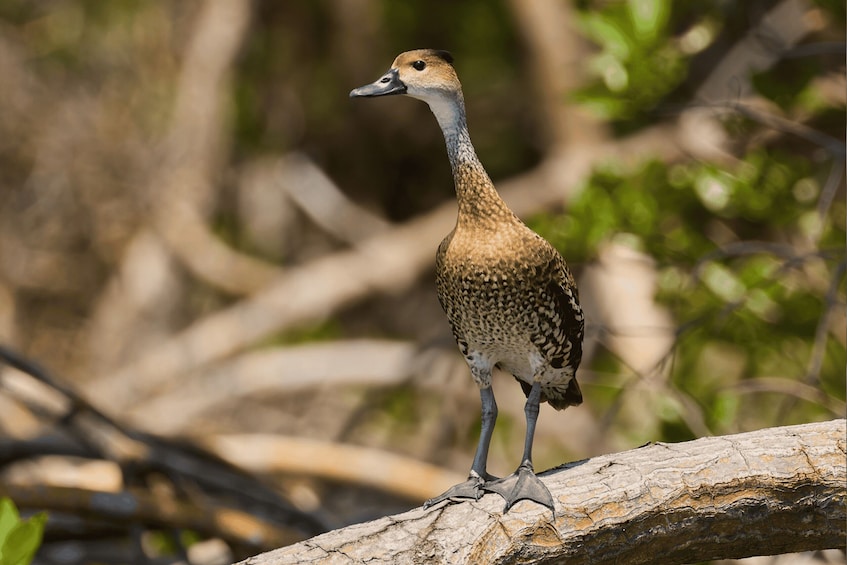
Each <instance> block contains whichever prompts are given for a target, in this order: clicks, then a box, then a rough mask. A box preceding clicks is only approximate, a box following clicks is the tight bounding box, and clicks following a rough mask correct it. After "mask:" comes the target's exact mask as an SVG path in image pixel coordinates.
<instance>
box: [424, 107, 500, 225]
mask: <svg viewBox="0 0 847 565" xmlns="http://www.w3.org/2000/svg"><path fill="white" fill-rule="evenodd" d="M428 103H429V107H430V109H431V110H432V113H433V114H435V118H436V119H437V120H438V125H440V126H441V131H442V132H443V133H444V141H445V142H446V144H447V156H448V157H449V159H450V167H451V169H452V170H453V182H454V183H455V185H456V200H457V201H458V204H459V219H458V224H459V225H461V224H462V223H463V222H465V221H473V222H476V223H481V224H490V223H496V222H498V221H502V220H513V219H514V214H513V213H512V211H511V210H509V208H508V207H507V206H506V203H505V202H503V200H502V199H501V198H500V195H499V194H498V193H497V190H496V189H495V188H494V183H493V182H491V178H490V177H489V176H488V173H487V172H486V171H485V167H483V166H482V163H481V162H480V160H479V157H477V155H476V151H475V150H474V146H473V143H471V136H470V133H468V124H467V119H466V117H465V102H464V99H463V97H462V94H461V92H459V93H458V96H457V97H455V98H453V97H446V96H444V97H439V98H437V99H435V100H432V101H428Z"/></svg>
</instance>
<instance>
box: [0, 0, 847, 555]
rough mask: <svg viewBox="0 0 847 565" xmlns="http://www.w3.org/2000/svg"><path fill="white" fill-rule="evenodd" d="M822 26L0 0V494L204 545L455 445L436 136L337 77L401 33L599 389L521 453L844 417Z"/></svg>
mask: <svg viewBox="0 0 847 565" xmlns="http://www.w3.org/2000/svg"><path fill="white" fill-rule="evenodd" d="M844 35H845V7H844V3H843V2H842V1H840V0H838V1H835V0H782V1H765V0H751V1H746V2H729V1H725V0H697V1H692V2H671V1H670V0H629V1H602V0H533V1H523V0H503V1H497V2H491V1H488V0H468V1H464V2H448V1H446V0H427V1H423V0H408V1H405V2H391V1H388V0H322V1H315V2H270V1H254V2H247V1H240V0H207V1H198V0H192V1H165V0H163V1H158V2H140V1H136V0H111V1H109V2H100V1H95V0H3V2H2V3H0V83H2V86H0V343H2V344H3V345H5V346H7V347H10V348H12V350H15V351H17V352H19V353H21V354H22V355H23V356H24V357H23V358H16V357H14V355H13V354H12V353H10V352H7V355H6V361H7V363H8V362H9V360H10V358H14V359H17V361H15V362H12V363H11V365H13V366H4V367H0V463H2V473H0V495H4V494H5V495H7V496H10V497H11V498H12V499H13V500H14V501H15V502H16V504H17V505H18V507H19V508H20V510H21V512H22V514H23V515H29V514H30V513H31V512H32V511H36V510H46V511H47V513H48V514H47V515H48V520H47V525H46V529H45V532H44V536H45V537H44V543H43V545H42V547H41V550H40V551H39V553H38V555H37V561H38V562H42V563H88V562H93V561H96V562H101V563H124V562H128V561H133V560H134V561H140V562H143V561H145V560H148V561H156V562H161V563H172V562H177V561H183V562H185V561H186V560H190V561H191V562H192V563H224V562H228V561H231V560H233V559H237V558H243V557H245V556H247V555H251V554H253V553H257V552H259V551H261V550H264V549H270V548H272V547H275V546H279V545H282V544H284V543H291V542H294V541H297V540H298V539H304V538H306V537H308V536H310V535H313V534H315V533H318V532H320V531H323V530H325V529H327V528H336V527H340V526H343V525H345V524H349V523H353V522H358V521H363V520H367V519H372V518H375V517H379V516H383V515H386V514H389V513H395V512H400V511H403V510H405V509H408V508H411V507H414V506H417V505H419V504H420V503H421V502H422V501H423V500H424V499H425V498H427V497H429V496H433V495H435V494H438V493H440V492H441V491H443V490H444V489H445V488H446V487H448V486H450V485H451V484H453V483H455V482H457V481H459V480H462V479H464V477H465V476H466V474H467V470H468V468H469V467H470V463H471V459H472V456H473V450H474V448H475V446H476V441H477V437H478V432H479V395H478V391H477V389H476V387H475V385H474V384H473V382H472V381H471V379H470V377H469V373H468V370H467V367H466V366H465V363H464V360H463V358H462V357H461V356H460V355H459V354H458V351H457V348H456V346H455V344H454V342H453V340H452V336H451V334H450V331H449V327H448V325H447V321H446V318H445V316H444V314H443V313H442V311H441V309H440V307H439V305H438V302H437V299H436V296H435V289H434V280H433V279H434V256H435V249H436V247H437V245H438V243H439V242H440V240H441V238H442V237H443V236H444V235H446V233H447V232H448V231H449V230H450V229H451V228H452V226H453V223H454V221H455V203H454V192H453V185H452V179H451V176H450V170H449V164H448V162H447V158H446V154H445V150H444V142H443V138H442V137H441V133H440V131H439V129H438V126H437V124H436V122H435V119H434V118H433V117H432V115H431V114H430V112H429V110H428V108H427V107H426V106H425V105H424V104H421V103H419V102H417V101H413V100H409V99H404V98H403V97H389V98H385V99H378V100H350V99H349V98H348V92H349V91H350V89H352V88H354V87H356V86H360V85H362V84H365V83H369V82H371V81H373V80H375V79H376V78H378V77H379V76H380V75H381V74H382V73H383V72H384V71H385V70H386V69H387V68H388V67H389V66H390V64H391V62H392V60H393V59H394V57H395V56H396V55H397V54H398V53H399V52H401V51H405V50H408V49H412V48H418V47H434V48H440V49H448V50H450V51H451V52H452V53H453V55H454V57H455V60H456V61H455V66H456V68H457V70H458V73H459V76H460V78H461V80H462V82H463V86H464V90H465V98H466V104H467V109H468V121H469V126H470V131H471V135H472V137H473V140H474V143H475V145H476V149H477V152H478V153H479V155H480V158H481V160H482V161H483V163H484V164H485V166H486V168H487V170H488V172H489V174H490V175H491V176H492V178H493V179H494V181H495V183H496V184H497V185H498V188H499V189H500V191H501V193H502V194H503V196H504V198H505V199H506V201H507V202H508V203H509V205H510V206H511V207H512V208H513V209H514V210H515V211H516V212H517V213H518V214H519V215H520V216H521V217H522V218H524V219H525V220H526V221H527V223H528V224H529V225H530V226H532V227H533V228H534V229H536V230H537V231H538V232H539V233H541V234H542V235H544V236H545V237H547V238H548V239H549V240H550V241H551V242H552V243H554V244H555V245H556V246H557V247H558V248H559V249H560V250H561V251H562V253H563V255H564V256H565V258H566V259H567V260H568V262H569V264H570V266H571V269H572V270H573V271H574V273H575V275H576V277H577V279H578V284H579V288H580V293H581V298H582V303H583V307H584V309H585V311H586V315H587V320H588V321H587V329H586V331H587V336H586V345H585V349H586V352H585V356H584V358H583V364H582V367H581V368H580V370H579V372H578V378H579V382H580V383H581V386H582V390H583V393H584V396H585V404H584V405H582V406H580V407H577V408H571V409H569V410H567V411H565V412H555V411H553V410H551V409H549V408H543V409H542V414H541V417H540V419H539V428H538V433H537V435H536V442H535V457H536V469H538V470H542V469H547V468H550V467H554V466H556V465H559V464H561V463H564V462H567V461H572V460H577V459H582V458H587V457H591V456H594V455H598V454H602V453H608V452H614V451H618V450H625V449H630V448H634V447H637V446H639V445H642V444H643V443H645V442H648V441H683V440H688V439H692V438H696V437H701V436H707V435H720V434H729V433H736V432H742V431H748V430H755V429H759V428H764V427H769V426H778V425H787V424H796V423H803V422H812V421H820V420H827V419H833V418H837V417H843V416H844V412H845V378H844V367H845V282H844V277H845V264H847V263H845V253H844V246H845V191H844V187H845V184H844V165H845V163H844V159H845V147H844V138H845V90H846V89H847V83H845V64H844V62H845V43H844ZM28 360H29V361H28ZM30 362H32V363H35V364H37V365H38V366H39V367H41V368H46V369H47V370H49V372H50V374H45V373H44V372H43V371H41V370H39V369H38V367H33V366H30ZM27 373H30V374H27ZM33 374H34V377H33ZM495 392H496V394H497V399H498V403H499V406H500V417H499V420H498V422H497V428H496V430H495V434H494V439H493V444H492V452H491V458H490V460H489V470H490V471H491V472H492V473H494V474H497V475H503V474H508V473H510V472H511V471H512V470H513V469H514V467H515V466H516V465H517V464H518V462H519V461H518V458H519V456H520V453H521V446H522V441H523V434H524V417H523V402H524V396H523V394H522V393H521V391H520V387H518V386H517V384H516V383H515V382H514V380H513V379H512V378H511V377H510V376H508V375H498V376H497V379H496V380H495ZM201 448H202V451H201ZM224 516H226V517H227V518H228V519H227V520H224V519H223V517H224ZM751 562H755V563H757V564H764V563H780V564H789V563H845V559H844V555H843V553H842V552H840V551H834V552H833V551H828V552H820V553H817V554H807V555H795V556H783V557H779V558H759V559H757V560H751Z"/></svg>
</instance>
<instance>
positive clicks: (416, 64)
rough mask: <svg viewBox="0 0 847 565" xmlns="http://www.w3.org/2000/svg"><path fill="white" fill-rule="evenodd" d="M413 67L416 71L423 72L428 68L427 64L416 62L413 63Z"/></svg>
mask: <svg viewBox="0 0 847 565" xmlns="http://www.w3.org/2000/svg"><path fill="white" fill-rule="evenodd" d="M412 66H413V67H414V68H415V70H416V71H422V70H424V69H425V68H426V62H424V61H415V62H414V63H412Z"/></svg>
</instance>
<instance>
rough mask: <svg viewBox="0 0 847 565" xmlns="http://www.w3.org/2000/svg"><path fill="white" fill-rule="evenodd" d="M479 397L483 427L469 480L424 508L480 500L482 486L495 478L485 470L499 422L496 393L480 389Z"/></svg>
mask: <svg viewBox="0 0 847 565" xmlns="http://www.w3.org/2000/svg"><path fill="white" fill-rule="evenodd" d="M479 396H480V400H481V402H482V426H481V429H480V432H479V443H478V444H477V446H476V455H474V458H473V465H472V466H471V472H470V475H468V480H467V481H465V482H463V483H459V484H458V485H455V486H453V487H451V488H450V489H448V490H447V491H446V492H445V493H443V494H440V495H438V496H436V497H435V498H430V499H429V500H427V501H426V502H424V505H423V507H424V508H429V507H430V506H434V505H435V504H438V503H439V502H442V501H444V500H454V499H461V498H472V499H473V500H479V497H480V496H482V494H483V492H482V485H483V484H484V483H485V481H489V480H491V479H493V478H495V477H492V476H491V475H489V474H488V472H487V471H486V470H485V468H486V465H487V463H488V446H489V445H490V444H491V434H492V433H493V432H494V423H495V422H496V421H497V402H495V401H494V391H493V390H492V388H491V385H489V386H487V387H485V388H482V389H480V391H479Z"/></svg>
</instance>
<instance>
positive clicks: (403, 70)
mask: <svg viewBox="0 0 847 565" xmlns="http://www.w3.org/2000/svg"><path fill="white" fill-rule="evenodd" d="M390 95H402V96H408V97H410V98H415V99H417V100H421V101H423V102H425V103H426V104H427V105H428V106H429V108H430V110H431V111H432V113H433V115H434V116H435V119H436V121H437V122H438V125H439V126H440V128H441V131H442V133H443V134H444V140H445V143H446V146H447V156H448V158H449V161H450V167H451V171H452V175H453V183H454V185H455V190H456V200H457V205H458V214H457V218H456V225H455V227H454V228H453V230H452V231H451V232H450V233H449V234H447V236H446V237H445V238H444V240H443V241H442V242H441V244H440V245H439V246H438V250H437V252H436V257H435V271H436V291H437V294H438V300H439V302H440V304H441V306H442V308H443V309H444V312H445V313H446V315H447V319H448V321H449V324H450V327H451V329H452V332H453V336H454V337H455V340H456V343H457V345H458V347H459V351H460V352H461V354H462V355H463V356H464V358H465V360H466V361H467V364H468V367H469V369H470V374H471V377H472V378H473V380H474V382H475V383H476V385H477V386H478V387H479V391H480V404H481V427H480V436H479V442H478V444H477V448H476V452H475V455H474V458H473V462H472V464H471V469H470V472H469V474H468V479H467V480H466V481H464V482H462V483H459V484H457V485H455V486H453V487H451V488H450V489H448V490H447V491H446V492H444V493H442V494H440V495H438V496H436V497H434V498H431V499H429V500H427V501H426V502H425V503H424V508H430V507H432V506H435V505H436V504H439V503H441V502H445V501H446V502H448V503H453V502H461V501H463V500H468V499H470V500H479V499H480V498H481V497H482V496H483V495H484V494H485V493H496V494H498V495H500V496H501V497H502V498H503V499H504V500H505V507H504V510H503V511H504V513H505V512H508V511H509V509H510V508H512V506H513V505H514V504H515V503H517V502H518V501H520V500H529V501H534V502H536V503H538V504H541V505H543V506H546V507H547V508H550V509H551V510H552V511H553V515H554V516H555V512H556V511H555V505H554V501H553V497H552V495H551V494H550V490H549V489H548V488H547V486H546V485H545V484H544V483H543V482H542V481H541V479H539V478H538V476H537V475H536V473H535V470H534V467H533V463H532V447H533V442H534V437H535V428H536V423H537V420H538V415H539V411H540V405H541V404H542V403H547V404H548V405H549V406H551V407H553V408H554V409H556V410H564V409H565V408H567V407H568V406H577V405H579V404H581V403H582V392H581V391H580V388H579V384H578V383H577V380H576V370H577V368H578V367H579V363H580V360H581V358H582V340H583V335H584V324H585V322H584V314H583V311H582V308H581V307H580V303H579V293H578V290H577V286H576V283H575V281H574V277H573V275H572V274H571V271H570V270H569V268H568V266H567V263H566V262H565V260H564V259H563V258H562V255H561V254H560V253H559V252H558V251H557V250H556V249H555V248H554V247H553V246H552V245H551V244H550V243H549V242H548V241H547V240H545V239H544V238H543V237H541V236H540V235H538V234H537V233H535V232H534V231H533V230H532V229H530V228H529V227H528V226H527V225H526V224H525V223H524V222H523V221H521V220H520V219H519V218H518V217H517V216H516V215H515V214H514V213H513V212H512V211H511V210H510V209H509V207H508V206H507V205H506V203H505V202H504V201H503V199H502V198H501V197H500V195H499V194H498V192H497V190H496V188H495V186H494V183H493V182H492V180H491V178H490V177H489V176H488V173H487V172H486V170H485V168H484V167H483V165H482V163H481V162H480V160H479V157H478V156H477V154H476V151H475V149H474V146H473V143H472V142H471V138H470V134H469V132H468V125H467V116H466V112H465V102H464V95H463V92H462V85H461V83H460V82H459V77H458V75H457V73H456V69H455V67H454V66H453V57H452V55H451V54H450V53H449V52H448V51H444V50H438V49H415V50H411V51H406V52H404V53H401V54H400V55H398V56H397V57H396V58H395V59H394V62H393V63H392V64H391V67H390V68H389V69H388V71H387V72H386V73H385V74H383V75H382V76H381V77H379V78H378V79H377V80H376V81H374V82H372V83H370V84H367V85H364V86H361V87H359V88H356V89H354V90H352V91H351V92H350V97H351V98H374V97H381V96H390ZM495 368H497V369H500V370H502V371H505V372H507V373H510V374H512V375H513V376H514V377H515V379H516V380H517V381H518V383H520V386H521V388H522V390H523V393H524V395H525V396H526V403H525V405H524V414H525V417H526V435H525V440H524V449H523V454H522V457H521V462H520V465H519V466H518V468H517V469H516V470H515V472H514V473H512V474H511V475H509V476H507V477H503V478H499V477H495V476H493V475H491V474H490V473H488V470H487V463H488V452H489V447H490V444H491V437H492V434H493V431H494V426H495V423H496V421H497V402H496V400H495V397H494V390H493V388H492V373H493V371H494V369H495Z"/></svg>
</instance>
